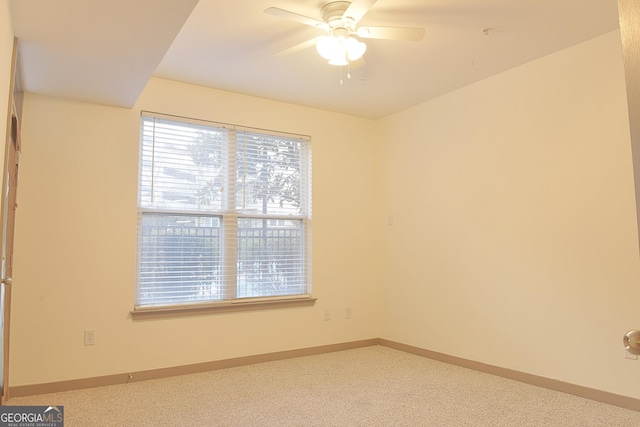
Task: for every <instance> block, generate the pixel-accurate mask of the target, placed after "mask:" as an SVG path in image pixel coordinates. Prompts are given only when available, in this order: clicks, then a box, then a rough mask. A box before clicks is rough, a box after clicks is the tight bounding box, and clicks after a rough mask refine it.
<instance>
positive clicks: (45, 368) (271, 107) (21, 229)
mask: <svg viewBox="0 0 640 427" xmlns="http://www.w3.org/2000/svg"><path fill="white" fill-rule="evenodd" d="M141 109H145V110H151V111H157V112H162V113H167V114H177V115H182V116H188V117H195V118H201V119H210V120H216V121H221V122H227V123H236V124H240V125H246V126H253V127H258V128H268V129H276V130H281V131H287V132H294V133H302V134H307V135H311V136H312V147H313V156H314V158H313V202H314V206H313V294H314V296H315V297H317V298H318V302H317V304H316V305H315V306H314V307H304V308H292V309H278V310H267V311H256V312H245V313H232V314H213V315H206V316H197V317H187V318H173V319H166V320H137V321H133V320H132V319H131V318H130V316H129V311H130V310H131V309H132V308H133V303H134V289H135V249H136V228H135V227H136V191H137V167H138V163H137V156H138V145H139V141H138V138H139V114H140V110H141ZM374 137H375V135H374V132H373V126H372V122H371V121H369V120H364V119H358V118H354V117H350V116H345V115H339V114H334V113H328V112H323V111H319V110H314V109H309V108H304V107H300V106H294V105H289V104H282V103H277V102H273V101H267V100H263V99H257V98H251V97H247V96H242V95H238V94H232V93H227V92H222V91H218V90H212V89H206V88H203V87H198V86H191V85H186V84H181V83H176V82H172V81H167V80H159V79H153V80H152V81H151V82H150V83H149V85H148V86H147V88H146V89H145V91H144V93H143V94H142V96H141V98H140V100H139V102H138V103H137V105H136V106H135V108H134V109H132V110H127V109H118V108H113V107H105V106H98V105H90V104H84V103H77V102H71V101H66V100H62V99H58V98H51V97H43V96H37V95H33V94H27V97H26V99H25V110H24V129H23V153H22V158H21V169H20V174H21V177H20V189H19V196H18V197H19V203H20V208H19V214H18V218H17V225H16V245H15V272H14V283H15V287H14V300H13V301H14V305H13V317H12V320H13V324H12V341H11V368H10V369H11V371H10V374H11V376H10V384H11V385H12V386H16V385H26V384H39V383H46V382H52V381H60V380H66V379H74V378H86V377H94V376H100V375H107V374H114V373H126V372H130V371H137V370H146V369H154V368H161V367H170V366H179V365H185V364H192V363H198V362H206V361H214V360H220V359H226V358H232V357H239V356H246V355H255V354H261V353H268V352H274V351H281V350H289V349H296V348H305V347H312V346H318V345H325V344H333V343H341V342H347V341H354V340H361V339H369V338H375V337H377V334H378V328H377V322H376V318H377V315H378V306H377V298H378V295H379V289H378V288H379V281H380V273H381V268H380V265H381V264H382V263H381V260H380V258H379V257H380V253H381V251H380V250H379V247H378V244H377V241H376V237H375V236H374V233H373V232H372V230H375V227H376V225H375V222H374V221H375V219H374V218H373V217H372V215H371V214H370V213H371V211H372V210H374V211H377V210H379V209H378V208H377V204H378V195H377V192H376V190H377V188H378V185H376V184H375V183H376V180H377V176H378V175H377V170H375V168H374V160H375V159H377V153H376V151H375V145H374V144H373V142H372V141H373V140H374ZM346 306H350V307H352V310H353V318H352V319H349V320H346V319H344V308H345V307H346ZM325 310H331V311H332V312H333V320H331V321H325V320H324V311H325ZM84 329H95V330H96V335H97V345H96V346H93V347H85V346H83V330H84Z"/></svg>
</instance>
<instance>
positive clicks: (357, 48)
mask: <svg viewBox="0 0 640 427" xmlns="http://www.w3.org/2000/svg"><path fill="white" fill-rule="evenodd" d="M316 49H317V51H318V53H319V54H320V56H322V57H323V58H324V59H327V60H329V64H331V65H340V66H344V65H347V64H348V63H349V61H356V60H358V59H360V58H362V55H364V52H365V51H366V50H367V45H366V44H365V43H363V42H361V41H358V40H357V39H355V38H353V37H344V36H335V35H330V36H322V37H318V39H317V41H316Z"/></svg>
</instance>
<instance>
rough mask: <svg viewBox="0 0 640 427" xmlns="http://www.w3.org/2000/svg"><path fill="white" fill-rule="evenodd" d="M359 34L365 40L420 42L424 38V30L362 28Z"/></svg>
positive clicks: (359, 29)
mask: <svg viewBox="0 0 640 427" xmlns="http://www.w3.org/2000/svg"><path fill="white" fill-rule="evenodd" d="M357 34H358V36H360V37H362V38H363V39H385V40H407V41H420V40H422V39H423V38H424V28H410V27H360V28H358V31H357Z"/></svg>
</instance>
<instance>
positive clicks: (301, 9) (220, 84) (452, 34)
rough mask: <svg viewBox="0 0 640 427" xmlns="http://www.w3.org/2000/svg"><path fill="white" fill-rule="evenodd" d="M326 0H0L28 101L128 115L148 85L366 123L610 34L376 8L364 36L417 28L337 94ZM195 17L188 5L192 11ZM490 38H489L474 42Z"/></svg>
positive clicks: (549, 23) (581, 16) (587, 2)
mask: <svg viewBox="0 0 640 427" xmlns="http://www.w3.org/2000/svg"><path fill="white" fill-rule="evenodd" d="M326 2H327V0H251V1H246V0H244V1H237V0H236V1H232V0H224V1H223V0H199V1H198V0H55V1H54V0H10V2H9V3H10V10H11V17H12V24H13V28H14V33H15V35H16V36H17V37H18V38H20V39H21V51H22V54H23V65H24V70H25V72H24V74H25V75H24V81H25V87H26V90H27V91H30V92H36V93H42V94H47V95H54V96H61V97H66V98H71V99H78V100H84V101H90V102H97V103H102V104H107V105H116V106H123V107H131V106H132V105H133V104H134V103H135V101H136V99H137V97H138V96H139V95H140V93H141V92H142V90H143V89H144V85H145V84H146V82H147V81H148V79H149V78H150V76H151V75H156V76H158V77H163V78H168V79H173V80H179V81H183V82H188V83H194V84H198V85H203V86H210V87H214V88H218V89H223V90H229V91H233V92H239V93H244V94H249V95H255V96H259V97H264V98H269V99H274V100H280V101H285V102H290V103H295V104H300V105H305V106H310V107H316V108H321V109H326V110H331V111H336V112H342V113H346V114H352V115H356V116H361V117H367V118H379V117H383V116H386V115H389V114H393V113H395V112H398V111H401V110H403V109H406V108H408V107H410V106H413V105H416V104H418V103H420V102H423V101H426V100H428V99H431V98H433V97H436V96H439V95H442V94H444V93H446V92H449V91H452V90H455V89H457V88H459V87H462V86H465V85H468V84H470V83H473V82H475V81H478V80H480V79H483V78H486V77H488V76H491V75H494V74H497V73H499V72H502V71H504V70H507V69H509V68H512V67H515V66H517V65H520V64H523V63H525V62H528V61H531V60H533V59H535V58H538V57H541V56H544V55H547V54H549V53H552V52H555V51H558V50H561V49H564V48H567V47H569V46H572V45H575V44H577V43H580V42H582V41H585V40H588V39H590V38H593V37H596V36H599V35H601V34H604V33H606V32H609V31H612V30H615V29H616V28H618V25H619V24H618V11H617V3H616V0H482V1H480V0H378V1H377V2H376V3H375V4H374V5H373V7H372V8H371V9H370V10H369V12H368V13H367V14H366V15H365V16H364V18H363V19H362V20H361V21H360V24H362V25H367V26H409V27H422V28H425V30H426V33H425V37H424V39H423V40H422V41H420V42H407V41H390V40H366V43H367V45H368V48H367V52H366V53H365V60H366V65H365V66H362V67H360V68H356V69H353V70H351V79H346V69H343V70H342V73H343V80H344V84H343V85H341V84H340V75H341V74H340V73H341V70H340V68H339V67H335V66H331V65H328V64H327V63H326V61H325V60H323V59H322V58H321V57H320V56H319V55H318V54H317V53H316V52H315V49H314V48H313V47H311V48H308V49H305V50H302V51H299V52H296V53H291V54H287V55H275V54H276V53H278V52H280V51H282V50H284V49H287V48H289V47H291V46H293V45H296V44H298V43H301V42H303V41H306V40H308V39H310V38H313V37H315V36H318V35H321V34H322V32H321V31H320V30H317V29H314V28H312V27H308V26H305V25H302V24H299V23H296V22H292V21H288V20H285V19H282V18H278V17H274V16H271V15H267V14H265V13H263V11H264V9H266V8H268V7H272V6H273V7H279V8H282V9H288V10H291V11H293V12H296V13H298V14H302V15H305V16H309V17H312V18H314V19H321V17H320V8H321V7H322V5H323V4H324V3H326ZM194 6H195V7H194ZM485 28H492V30H491V31H490V32H489V34H488V35H485V34H484V32H483V31H482V30H483V29H485Z"/></svg>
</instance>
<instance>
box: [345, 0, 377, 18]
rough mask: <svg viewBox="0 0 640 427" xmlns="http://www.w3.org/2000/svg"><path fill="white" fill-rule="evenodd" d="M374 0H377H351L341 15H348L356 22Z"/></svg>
mask: <svg viewBox="0 0 640 427" xmlns="http://www.w3.org/2000/svg"><path fill="white" fill-rule="evenodd" d="M376 1H377V0H353V1H352V2H351V4H350V5H349V7H348V8H347V10H346V11H345V12H344V15H342V16H344V17H349V18H351V19H353V21H354V22H356V23H357V22H358V21H360V20H361V19H362V17H363V16H364V15H365V13H367V12H368V11H369V9H370V8H371V6H373V5H374V4H375V2H376Z"/></svg>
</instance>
